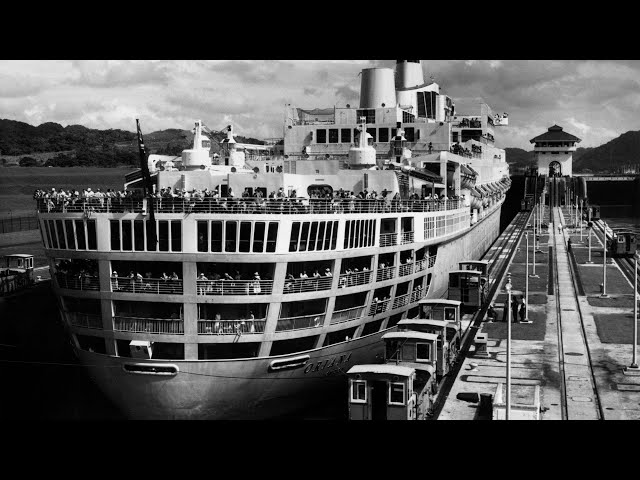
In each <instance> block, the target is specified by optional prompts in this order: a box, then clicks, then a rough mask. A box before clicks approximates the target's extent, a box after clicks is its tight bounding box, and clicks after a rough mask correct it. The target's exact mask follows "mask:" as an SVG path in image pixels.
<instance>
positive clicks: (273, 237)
mask: <svg viewBox="0 0 640 480" xmlns="http://www.w3.org/2000/svg"><path fill="white" fill-rule="evenodd" d="M360 81H361V90H360V102H359V106H358V107H351V106H350V105H348V104H347V105H346V106H341V107H338V106H336V107H334V108H331V109H303V108H297V107H293V106H291V105H287V106H286V114H285V120H284V135H283V139H281V140H280V141H277V142H272V143H271V144H269V145H261V146H257V145H250V144H241V143H237V142H236V140H235V139H234V133H233V129H232V127H231V126H229V127H228V128H227V129H226V138H225V139H224V140H223V141H222V142H221V150H220V154H216V155H211V154H210V142H211V139H210V138H209V137H207V136H206V133H207V132H209V133H210V132H211V130H209V129H208V128H207V127H206V126H204V125H203V123H202V122H201V121H197V122H196V123H195V128H194V130H193V133H194V139H193V148H190V149H187V150H184V151H183V152H182V155H181V156H178V157H170V156H162V155H154V154H152V155H146V153H145V152H146V151H145V148H144V143H143V138H142V134H141V133H140V127H139V126H138V133H139V144H140V150H141V154H143V155H142V158H144V159H145V160H144V162H143V163H142V165H141V168H140V170H139V171H134V172H132V173H130V174H128V175H127V176H126V178H125V184H124V187H125V191H126V192H127V194H126V195H114V194H112V192H107V193H104V192H95V194H94V193H92V192H91V191H89V190H88V191H87V192H86V193H84V194H79V195H78V194H76V195H73V196H72V197H71V198H70V197H69V196H66V197H65V196H63V198H60V196H59V195H56V194H55V193H52V194H50V193H47V194H46V195H44V196H43V197H42V198H39V199H38V200H37V204H38V219H39V226H40V231H41V233H42V238H43V243H44V247H45V252H46V256H47V258H48V260H49V265H50V269H51V273H52V288H53V289H54V291H55V294H56V297H57V299H58V304H59V305H58V306H59V310H60V313H61V316H62V319H63V322H64V324H65V326H66V328H67V330H68V333H69V336H70V342H71V344H72V347H73V349H74V351H75V352H76V354H77V356H78V358H79V361H80V362H81V363H82V364H83V365H84V366H85V368H86V369H87V370H88V372H89V375H90V377H91V378H92V379H93V381H95V383H96V384H97V385H98V386H99V387H100V389H101V390H102V391H103V392H104V393H105V394H106V395H107V396H108V397H109V398H110V399H111V400H112V401H113V402H114V403H115V404H116V405H117V406H118V407H119V408H120V409H121V410H122V411H123V413H124V414H125V415H127V416H128V417H130V418H136V419H250V418H274V417H277V416H280V415H287V414H289V413H291V412H294V411H295V410H296V409H300V408H307V407H309V406H310V405H313V404H314V403H316V402H328V401H330V399H335V398H338V399H342V400H344V399H343V398H342V397H343V396H344V393H343V392H344V386H345V385H346V382H347V377H346V375H345V372H346V371H347V370H349V368H350V367H351V366H353V365H355V364H360V363H375V362H377V361H380V362H381V361H382V351H383V342H382V341H381V337H382V335H384V334H385V333H387V332H389V331H390V330H392V329H395V328H396V325H397V324H398V322H399V321H400V320H402V319H405V318H413V317H416V316H417V314H418V302H419V301H420V300H421V299H423V298H425V297H429V298H438V297H441V296H444V295H446V292H447V277H448V276H447V272H448V271H449V270H453V269H456V268H457V265H458V262H459V261H464V260H473V259H479V258H480V257H481V256H482V254H484V252H485V251H486V250H487V249H488V248H489V247H490V245H491V244H492V243H493V242H494V240H495V239H496V238H497V236H498V234H499V225H500V211H501V206H502V204H503V202H504V198H505V192H506V190H507V189H508V188H509V186H510V183H511V182H510V179H509V171H508V166H507V163H506V160H505V152H504V150H502V149H500V148H497V147H496V146H495V144H494V136H493V135H494V130H496V127H497V126H498V124H499V123H500V121H501V120H502V121H503V122H504V119H505V117H506V115H505V116H504V117H503V116H501V115H496V114H494V112H492V110H491V109H490V107H489V106H488V105H487V104H486V103H484V102H483V101H482V100H481V99H474V100H468V99H467V100H459V105H458V106H457V107H456V105H455V103H454V102H453V100H452V99H451V98H450V97H449V96H447V95H445V94H444V93H442V92H441V91H440V86H439V85H438V84H437V83H435V82H433V81H431V82H425V80H424V74H423V68H422V65H421V63H420V61H419V60H399V61H397V62H396V66H395V70H394V69H392V68H368V69H364V70H363V71H362V72H361V80H360ZM331 401H333V400H331ZM345 408H346V402H345Z"/></svg>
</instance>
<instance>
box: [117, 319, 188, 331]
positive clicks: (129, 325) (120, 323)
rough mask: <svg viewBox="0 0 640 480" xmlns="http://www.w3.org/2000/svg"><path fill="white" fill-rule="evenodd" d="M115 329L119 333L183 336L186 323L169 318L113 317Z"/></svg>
mask: <svg viewBox="0 0 640 480" xmlns="http://www.w3.org/2000/svg"><path fill="white" fill-rule="evenodd" d="M113 329H114V330H117V331H119V332H134V333H164V334H169V335H183V334H184V321H183V320H177V319H169V318H138V317H122V316H114V317H113Z"/></svg>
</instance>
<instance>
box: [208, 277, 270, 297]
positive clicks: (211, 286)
mask: <svg viewBox="0 0 640 480" xmlns="http://www.w3.org/2000/svg"><path fill="white" fill-rule="evenodd" d="M196 283H197V291H198V295H271V293H273V280H198V281H197V282H196Z"/></svg>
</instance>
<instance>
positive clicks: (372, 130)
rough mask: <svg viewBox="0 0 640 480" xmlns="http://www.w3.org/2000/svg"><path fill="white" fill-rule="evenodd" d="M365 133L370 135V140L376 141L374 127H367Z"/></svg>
mask: <svg viewBox="0 0 640 480" xmlns="http://www.w3.org/2000/svg"><path fill="white" fill-rule="evenodd" d="M367 133H368V134H369V135H371V141H372V142H373V143H376V129H375V128H367Z"/></svg>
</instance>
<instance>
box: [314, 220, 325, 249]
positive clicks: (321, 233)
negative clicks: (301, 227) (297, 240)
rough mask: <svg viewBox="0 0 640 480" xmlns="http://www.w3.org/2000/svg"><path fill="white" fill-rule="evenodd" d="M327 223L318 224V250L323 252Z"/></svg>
mask: <svg viewBox="0 0 640 480" xmlns="http://www.w3.org/2000/svg"><path fill="white" fill-rule="evenodd" d="M326 223H327V222H318V239H317V240H316V250H322V243H323V241H324V229H325V225H326Z"/></svg>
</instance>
